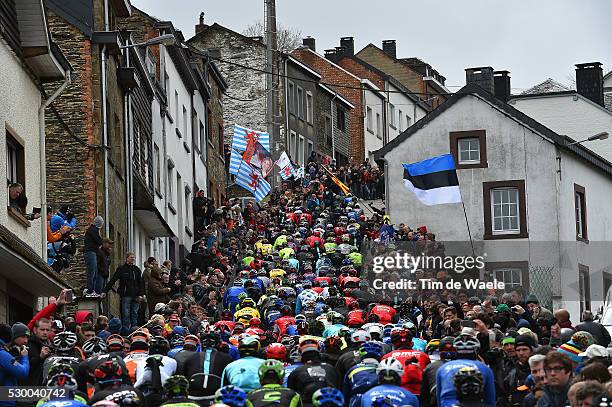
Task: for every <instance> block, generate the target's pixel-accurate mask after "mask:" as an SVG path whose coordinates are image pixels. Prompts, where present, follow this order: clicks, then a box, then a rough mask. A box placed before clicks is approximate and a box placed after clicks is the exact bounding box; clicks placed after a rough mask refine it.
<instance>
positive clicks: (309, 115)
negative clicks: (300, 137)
mask: <svg viewBox="0 0 612 407" xmlns="http://www.w3.org/2000/svg"><path fill="white" fill-rule="evenodd" d="M306 120H307V121H308V123H311V124H312V123H313V122H314V99H313V97H312V92H310V91H306Z"/></svg>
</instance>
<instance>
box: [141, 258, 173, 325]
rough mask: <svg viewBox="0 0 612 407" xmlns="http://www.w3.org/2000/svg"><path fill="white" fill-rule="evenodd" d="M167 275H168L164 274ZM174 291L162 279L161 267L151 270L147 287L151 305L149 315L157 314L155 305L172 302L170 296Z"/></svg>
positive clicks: (148, 301) (148, 299) (148, 300)
mask: <svg viewBox="0 0 612 407" xmlns="http://www.w3.org/2000/svg"><path fill="white" fill-rule="evenodd" d="M164 274H165V275H167V274H166V273H164ZM171 291H172V290H171V289H170V288H168V287H166V286H165V284H164V282H163V279H162V271H161V269H160V268H159V267H152V268H151V278H150V279H149V284H148V285H147V303H148V304H149V314H151V315H153V314H154V313H155V305H156V304H158V303H160V302H163V303H167V302H168V301H170V297H169V294H170V292H171Z"/></svg>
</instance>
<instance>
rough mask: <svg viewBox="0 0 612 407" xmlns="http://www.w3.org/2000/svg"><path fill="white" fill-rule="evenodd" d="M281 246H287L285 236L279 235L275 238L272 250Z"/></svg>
mask: <svg viewBox="0 0 612 407" xmlns="http://www.w3.org/2000/svg"><path fill="white" fill-rule="evenodd" d="M283 244H287V236H285V235H280V236H279V237H277V238H276V240H275V241H274V250H276V248H277V247H278V246H279V245H283Z"/></svg>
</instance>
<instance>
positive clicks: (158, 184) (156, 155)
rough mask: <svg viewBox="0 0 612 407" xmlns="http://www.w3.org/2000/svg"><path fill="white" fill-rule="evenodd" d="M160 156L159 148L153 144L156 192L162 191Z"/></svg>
mask: <svg viewBox="0 0 612 407" xmlns="http://www.w3.org/2000/svg"><path fill="white" fill-rule="evenodd" d="M159 155H160V151H159V146H158V145H157V144H156V143H153V167H154V168H153V171H155V177H154V179H153V184H154V188H155V190H156V191H159V190H161V164H160V156H159Z"/></svg>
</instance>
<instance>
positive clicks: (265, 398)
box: [246, 384, 302, 407]
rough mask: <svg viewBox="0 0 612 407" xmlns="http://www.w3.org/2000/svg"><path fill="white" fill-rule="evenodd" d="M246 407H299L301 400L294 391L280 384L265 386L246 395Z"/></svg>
mask: <svg viewBox="0 0 612 407" xmlns="http://www.w3.org/2000/svg"><path fill="white" fill-rule="evenodd" d="M246 405H247V407H272V406H283V407H300V406H301V405H302V399H301V398H300V395H299V394H297V393H296V392H295V391H293V390H291V389H288V388H286V387H282V386H281V385H280V384H266V385H264V386H262V387H261V388H260V389H257V390H253V391H251V392H249V394H247V404H246Z"/></svg>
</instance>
